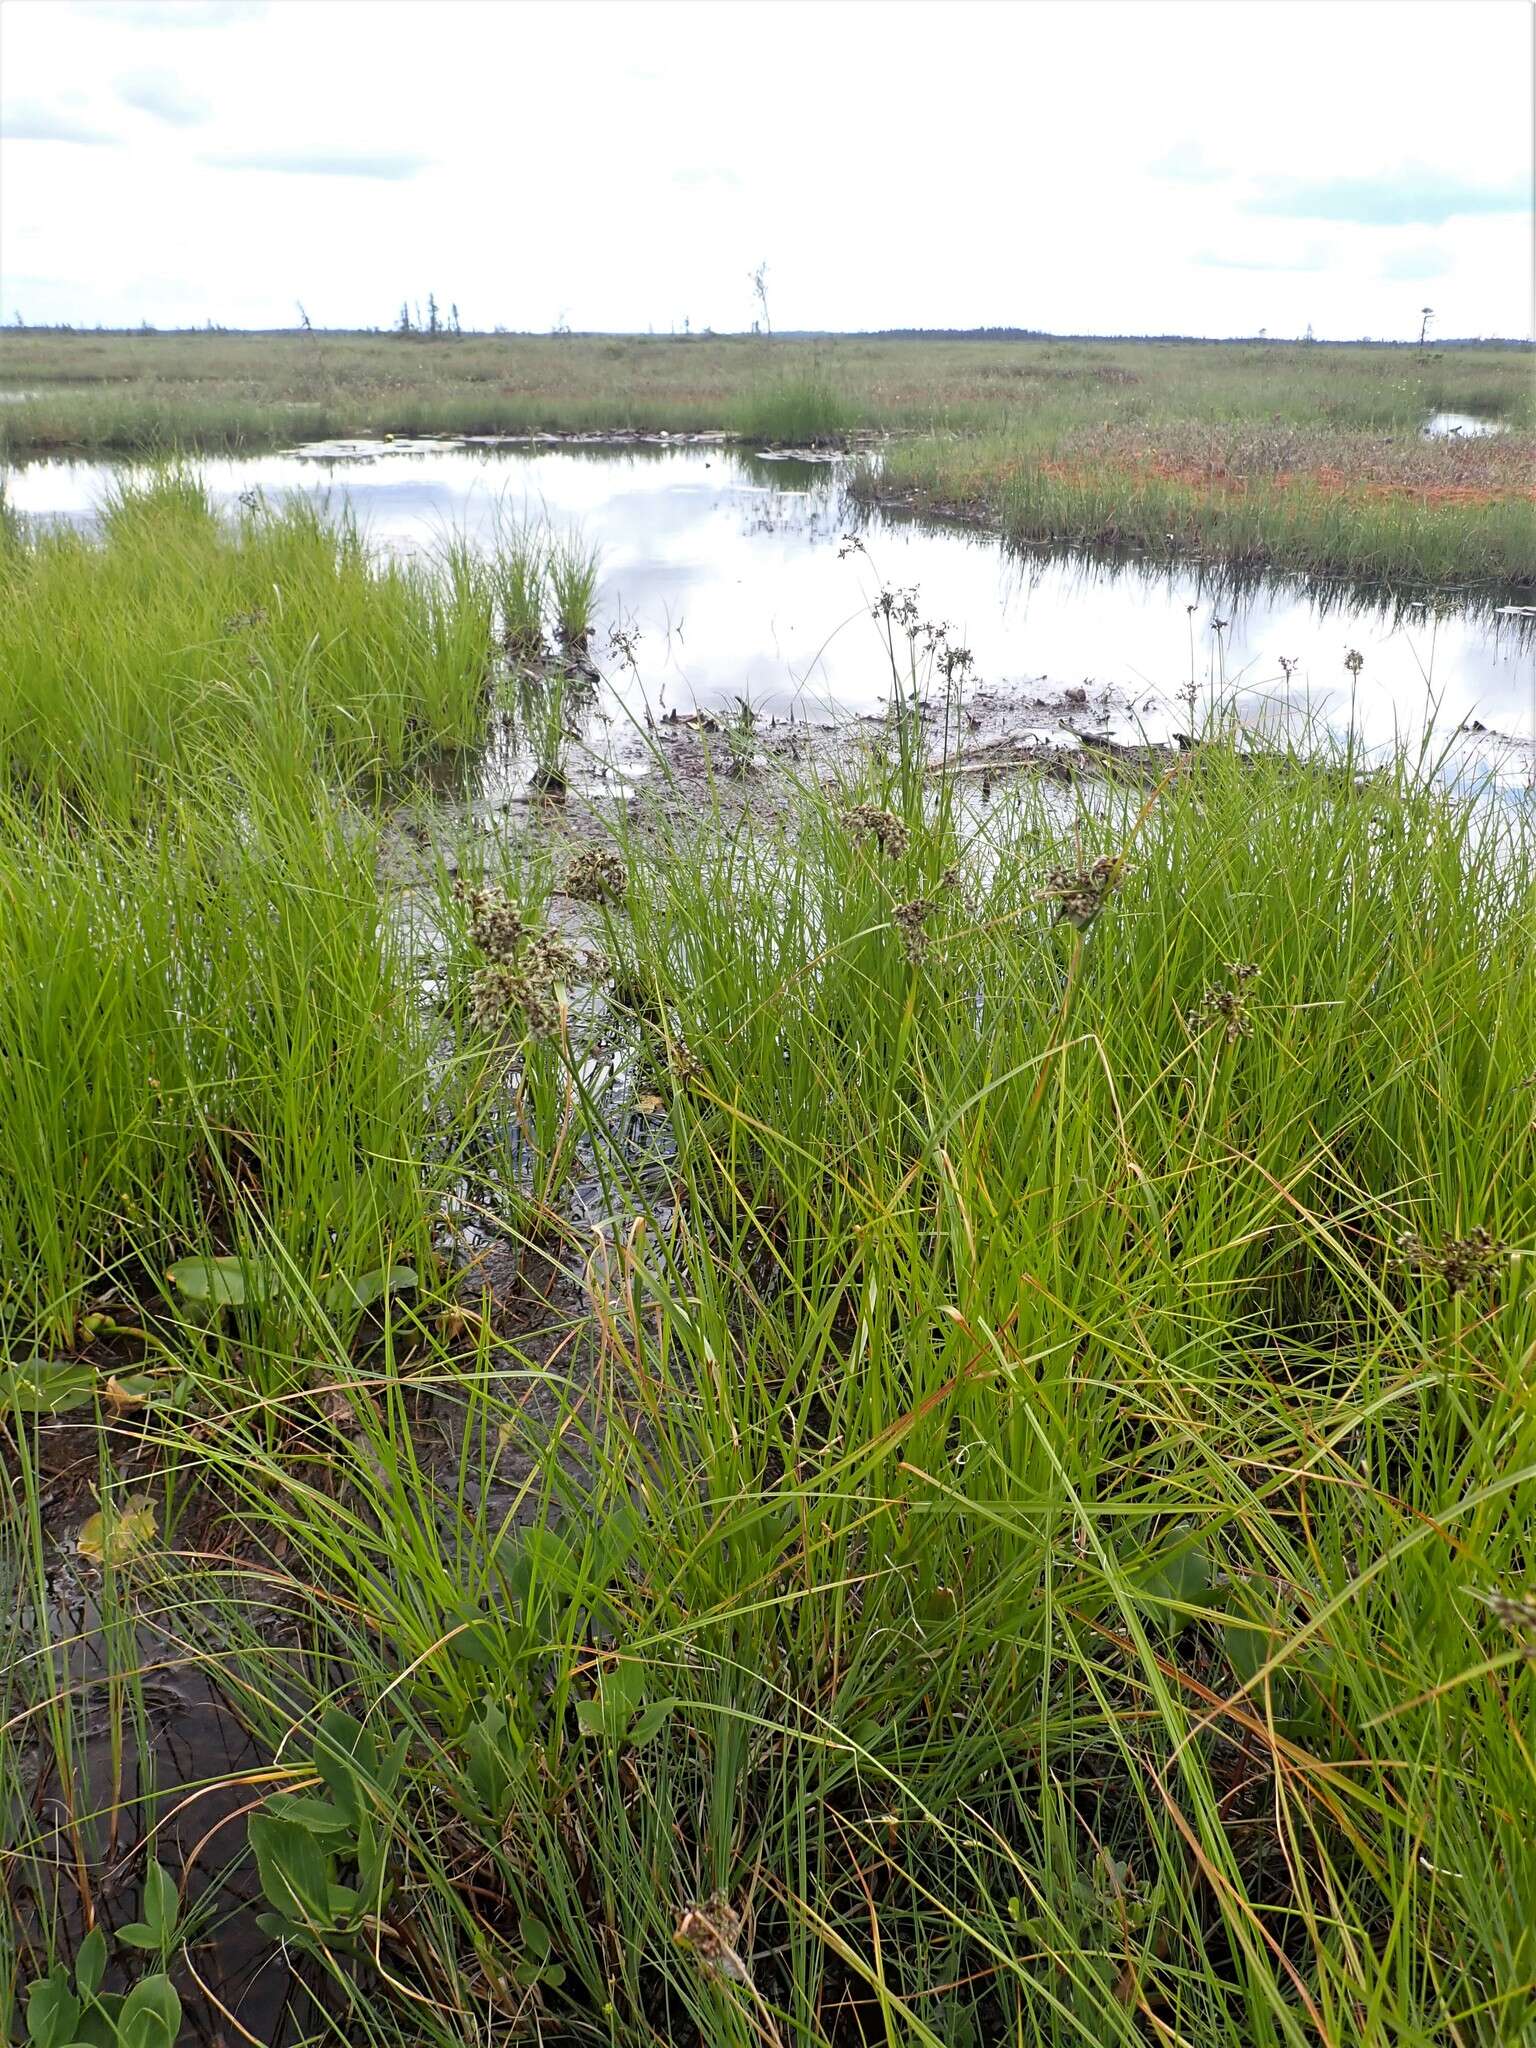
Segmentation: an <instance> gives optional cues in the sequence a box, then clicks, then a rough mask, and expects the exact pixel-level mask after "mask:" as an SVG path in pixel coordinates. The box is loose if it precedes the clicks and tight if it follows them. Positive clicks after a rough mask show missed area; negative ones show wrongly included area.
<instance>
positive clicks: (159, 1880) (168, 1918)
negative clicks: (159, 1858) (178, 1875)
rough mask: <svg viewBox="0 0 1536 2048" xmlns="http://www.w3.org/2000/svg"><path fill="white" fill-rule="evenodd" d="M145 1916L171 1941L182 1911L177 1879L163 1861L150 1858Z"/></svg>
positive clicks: (145, 1887)
mask: <svg viewBox="0 0 1536 2048" xmlns="http://www.w3.org/2000/svg"><path fill="white" fill-rule="evenodd" d="M142 1911H143V1914H144V1918H145V1919H146V1920H147V1921H148V1922H149V1924H150V1926H151V1927H153V1928H154V1929H155V1931H156V1933H157V1934H159V1935H160V1936H161V1937H162V1938H164V1939H165V1940H166V1941H169V1939H170V1937H171V1934H172V1932H173V1931H174V1929H175V1926H176V1921H177V1917H178V1915H179V1913H180V1911H181V1894H180V1893H179V1892H178V1891H177V1889H176V1880H175V1878H174V1877H172V1875H171V1873H170V1872H169V1871H168V1870H167V1869H166V1867H165V1865H164V1864H163V1863H157V1862H156V1861H155V1860H154V1859H153V1858H151V1859H150V1864H149V1867H148V1869H147V1870H146V1871H145V1872H144V1896H143V1902H142Z"/></svg>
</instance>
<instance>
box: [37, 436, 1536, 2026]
mask: <svg viewBox="0 0 1536 2048" xmlns="http://www.w3.org/2000/svg"><path fill="white" fill-rule="evenodd" d="M1413 403H1414V405H1415V406H1417V404H1418V403H1419V399H1418V398H1417V397H1415V398H1414V400H1413ZM503 542H504V545H503V547H502V549H501V551H500V553H499V554H497V555H495V556H493V557H489V558H482V557H475V556H471V555H469V554H468V553H462V554H461V553H455V552H452V551H450V552H448V553H446V554H444V555H443V556H442V557H441V558H440V559H439V560H438V561H437V562H436V563H435V564H434V565H433V566H432V568H430V569H428V568H426V567H421V566H418V567H414V568H409V569H407V568H403V567H401V566H400V565H398V564H397V565H393V566H391V565H388V564H385V563H382V562H380V561H377V560H374V559H372V558H371V557H369V556H368V554H367V553H366V551H365V550H364V549H363V548H362V546H361V544H360V543H359V542H358V540H357V538H356V536H355V535H354V534H352V533H351V532H350V531H349V530H348V529H347V528H346V527H345V525H342V526H333V525H328V524H326V523H323V522H321V521H319V520H317V519H316V518H315V517H314V516H313V515H312V514H309V513H306V512H305V511H304V510H303V509H302V508H295V507H291V506H290V507H286V508H275V507H271V506H267V505H264V504H263V503H261V502H260V501H259V500H255V501H253V502H251V503H249V504H247V505H244V506H243V507H242V508H241V510H240V511H239V513H238V514H237V515H236V516H235V517H233V518H232V519H231V520H229V521H227V522H226V521H222V520H220V519H218V518H216V517H215V516H214V515H213V513H212V512H211V511H210V509H209V506H208V504H207V502H206V499H205V497H204V496H203V494H202V492H201V491H200V489H199V488H198V486H197V485H196V483H195V481H194V480H192V479H191V478H190V477H189V476H188V475H187V474H186V473H184V472H178V471H176V470H175V469H170V470H167V471H165V472H163V473H162V474H161V475H160V476H159V477H157V478H155V479H152V480H150V481H147V482H144V483H136V482H129V483H125V484H124V485H122V486H121V487H120V488H119V490H118V491H117V493H116V494H115V496H114V497H113V499H112V500H111V502H110V504H109V506H108V508H107V511H106V516H105V518H104V519H103V521H102V524H101V528H100V531H99V532H97V533H93V534H90V535H83V534H80V533H76V532H73V531H67V532H66V531H60V532H51V533H25V532H17V531H14V530H11V529H9V528H5V527H0V904H3V906H4V916H3V917H0V1051H3V1053H4V1057H3V1058H0V1351H3V1363H0V1616H3V1621H0V1642H3V1655H0V1673H3V1679H0V1685H3V1693H0V1779H3V1781H4V1784H5V1787H6V1794H7V1796H6V1798H5V1800H4V1802H3V1804H0V2016H3V2017H4V2018H5V2020H6V2022H7V2025H6V2029H5V2031H6V2032H7V2035H8V2037H11V2036H14V2037H15V2038H18V2039H20V2038H23V2036H25V2038H27V2039H28V2040H29V2041H30V2042H32V2043H34V2044H38V2048H63V2044H65V2043H71V2042H76V2041H87V2042H90V2043H92V2044H105V2048H119V2044H126V2043H138V2044H143V2048H172V2044H173V2043H174V2042H175V2041H177V2040H178V2039H195V2038H212V2037H215V2036H219V2035H222V2036H223V2037H224V2038H236V2037H238V2038H242V2039H257V2040H262V2041H265V2042H267V2043H269V2044H279V2043H281V2044H283V2048H292V2044H296V2043H300V2042H306V2043H307V2042H319V2041H322V2040H342V2039H344V2040H348V2041H354V2040H356V2041H366V2042H367V2043H369V2044H370V2048H463V2044H465V2043H467V2042H471V2041H473V2042H488V2041H496V2042H506V2043H513V2042H517V2041H522V2040H530V2041H532V2040H539V2041H544V2042H549V2043H552V2044H556V2043H557V2044H562V2048H567V2044H568V2048H578V2044H597V2043H604V2044H607V2048H656V2044H657V2043H660V2042H677V2043H709V2044H711V2048H713V2044H722V2048H751V2044H771V2048H876V2044H879V2048H889V2044H891V2043H892V2042H896V2041H900V2042H903V2043H908V2042H910V2043H912V2044H915V2048H992V2044H996V2043H1002V2042H1005V2041H1015V2042H1021V2043H1026V2042H1027V2043H1031V2044H1040V2048H1086V2044H1089V2043H1092V2044H1094V2048H1145V2044H1146V2043H1147V2042H1149V2041H1151V2040H1154V2039H1155V2040H1158V2041H1164V2042H1167V2043H1169V2044H1170V2048H1171V2044H1173V2043H1176V2042H1179V2043H1190V2044H1198V2048H1313V2044H1318V2043H1326V2044H1327V2048H1385V2044H1386V2043H1388V2042H1390V2043H1391V2044H1393V2048H1442V2044H1444V2043H1446V2042H1449V2041H1454V2042H1457V2043H1458V2044H1461V2048H1514V2044H1515V2043H1517V2042H1519V2041H1521V2040H1523V2039H1525V2038H1526V2034H1527V2028H1528V2019H1529V2013H1530V2001H1531V1997H1532V1991H1533V1987H1536V1921H1533V1919H1532V1916H1531V1914H1530V1912H1529V1910H1528V1907H1527V1902H1528V1901H1529V1900H1531V1899H1532V1898H1536V1832H1533V1830H1532V1828H1531V1825H1530V1816H1531V1813H1532V1811H1533V1805H1536V1769H1533V1763H1532V1748H1531V1740H1530V1734H1531V1728H1532V1725H1533V1717H1536V1587H1533V1584H1532V1558H1531V1548H1530V1540H1531V1530H1532V1528H1533V1526H1536V1403H1533V1401H1532V1398H1531V1374H1532V1360H1533V1358H1536V1239H1533V1235H1532V1232H1533V1220H1536V1075H1533V1073H1532V1071H1531V1066H1532V1056H1533V1055H1532V1048H1533V1047H1536V954H1533V951H1532V948H1531V945H1530V934H1531V931H1532V929H1533V928H1536V821H1533V819H1532V815H1531V809H1530V806H1529V804H1528V803H1527V804H1524V805H1521V804H1507V805H1506V804H1498V803H1493V804H1487V805H1482V806H1479V805H1478V804H1476V803H1475V802H1473V801H1471V800H1469V799H1467V798H1466V797H1464V796H1458V795H1457V794H1456V793H1455V791H1454V790H1453V789H1451V788H1450V787H1448V786H1447V785H1446V784H1445V783H1444V782H1443V781H1442V780H1440V779H1439V778H1438V777H1437V773H1436V763H1435V761H1434V759H1433V758H1431V757H1429V756H1427V755H1424V754H1416V753H1414V752H1412V751H1411V750H1401V751H1399V752H1398V753H1397V754H1396V755H1395V757H1393V758H1391V759H1388V760H1384V761H1375V762H1373V763H1369V764H1368V763H1367V762H1365V761H1364V760H1362V759H1361V758H1359V757H1358V756H1357V755H1356V754H1355V753H1354V752H1352V751H1351V750H1350V748H1349V747H1348V746H1347V745H1345V744H1342V743H1338V742H1330V741H1329V740H1328V739H1327V737H1326V735H1319V736H1318V737H1317V740H1316V744H1315V745H1314V746H1309V747H1307V748H1306V749H1302V750H1298V751H1294V752H1287V751H1283V750H1279V749H1277V750H1274V751H1269V752H1254V751H1251V750H1248V749H1246V748H1244V747H1243V746H1242V745H1240V744H1239V743H1238V739H1237V736H1236V734H1235V732H1234V730H1233V728H1232V727H1231V726H1230V725H1229V724H1228V722H1227V720H1226V716H1225V713H1224V711H1223V707H1222V706H1220V705H1219V704H1214V705H1211V706H1209V707H1208V709H1207V710H1206V711H1205V712H1203V713H1202V714H1201V715H1200V719H1201V722H1200V723H1199V724H1198V726H1197V729H1196V732H1195V734H1194V735H1193V740H1194V743H1193V744H1191V745H1190V746H1189V747H1187V748H1186V749H1185V750H1184V751H1182V752H1178V753H1176V754H1173V755H1170V756H1168V757H1166V758H1165V759H1164V760H1163V761H1161V762H1159V763H1156V764H1154V765H1153V766H1152V767H1151V768H1150V769H1149V771H1148V772H1147V773H1146V774H1138V775H1137V776H1134V777H1127V778H1124V779H1115V778H1107V779H1104V780H1102V781H1100V782H1098V783H1088V782H1073V783H1071V784H1068V785H1058V784H1055V783H1052V782H1050V781H1048V780H1046V779H1045V778H1043V777H1039V776H1031V775H1022V776H1019V777H1016V778H1012V779H1009V780H1007V781H1006V782H1000V783H999V786H998V788H997V789H996V790H995V791H994V792H993V793H992V795H991V797H990V799H989V800H981V799H979V798H978V796H977V794H976V792H975V788H974V778H967V777H966V776H965V775H964V774H963V773H962V770H963V766H964V762H963V759H961V758H960V757H959V750H961V749H963V747H964V744H965V735H966V731H967V727H966V720H965V715H964V713H965V696H966V691H967V688H968V687H969V683H970V678H969V673H968V660H969V658H968V656H967V655H966V653H965V650H964V649H963V648H961V647H958V646H956V645H954V644H952V643H951V642H950V640H949V638H948V636H947V634H946V632H945V631H944V629H943V628H942V627H937V626H935V625H932V624H930V623H928V621H927V615H926V613H925V611H924V609H923V606H922V604H921V602H920V600H919V597H918V595H917V594H916V593H912V592H907V591H892V590H885V589H873V588H872V589H870V590H869V591H868V592H867V593H866V601H867V605H868V613H869V616H868V618H867V620H866V621H865V624H864V630H867V631H868V632H870V633H871V634H873V635H878V636H879V640H880V644H881V646H882V648H883V650H884V655H885V658H886V660H887V662H888V665H889V673H890V688H891V699H890V713H889V716H888V718H887V719H886V721H885V722H884V724H883V725H882V726H881V727H879V728H878V729H877V730H873V731H871V730H870V729H868V728H866V729H865V730H866V737H865V740H864V742H863V744H862V745H860V746H859V747H858V748H856V749H850V751H849V752H848V753H847V755H846V756H844V757H840V758H839V760H838V761H837V763H836V764H835V766H834V767H833V768H832V770H831V772H829V773H825V774H824V773H822V772H821V770H822V768H823V767H824V765H825V764H820V763H818V764H816V765H815V767H813V768H806V769H803V770H799V771H797V770H794V769H793V767H792V766H791V768H790V769H789V770H788V771H786V774H785V776H784V777H783V778H782V779H781V781H780V782H779V783H778V784H777V785H776V786H775V790H774V795H773V800H772V801H771V802H765V803H763V804H762V805H761V806H755V805H754V804H753V803H752V802H751V801H749V800H746V799H744V798H743V794H742V792H743V789H744V788H745V789H746V790H747V791H750V779H751V775H752V772H753V771H752V766H751V758H750V756H751V748H750V746H748V747H746V749H745V751H744V753H743V754H742V755H741V756H736V755H733V754H732V752H731V749H730V748H729V747H728V745H727V742H726V739H725V738H722V739H721V740H720V753H719V759H718V761H717V762H716V764H715V766H716V767H717V768H718V773H719V781H718V783H714V782H711V780H710V779H709V775H708V774H707V773H706V775H705V776H704V777H703V778H702V779H701V780H696V781H695V782H694V783H692V784H690V785H689V786H688V787H687V788H686V790H685V789H682V788H680V787H679V786H678V785H677V784H676V783H675V781H674V778H673V770H672V767H671V765H670V761H669V756H668V755H667V753H666V752H665V750H664V747H663V743H662V738H661V736H660V735H658V736H657V737H656V740H655V748H656V751H655V755H654V760H653V763H652V773H651V774H650V775H649V776H645V777H641V778H640V779H639V781H638V782H637V783H636V784H635V785H634V787H633V788H632V789H631V791H630V793H629V795H628V797H627V798H626V797H624V796H623V795H622V794H620V793H618V792H614V793H613V794H610V795H607V796H605V797H602V798H594V799H593V800H592V802H591V804H590V805H589V806H587V807H585V808H584V807H583V806H582V805H581V803H580V802H579V801H578V800H577V797H576V795H575V792H574V785H573V786H572V790H571V793H570V794H569V795H567V783H566V778H565V776H564V774H563V772H562V755H561V752H560V749H561V748H562V747H563V746H568V745H569V744H570V742H569V739H568V733H569V730H570V725H571V717H570V715H569V714H570V706H569V704H568V703H567V702H566V701H565V700H561V699H555V700H553V701H551V702H548V703H543V704H541V703H540V702H539V689H540V681H539V678H540V676H541V675H543V676H545V677H547V678H548V679H549V683H550V687H551V688H553V687H554V678H555V677H556V676H557V675H559V674H566V675H567V683H566V685H564V687H568V688H569V689H571V690H573V691H574V690H576V689H578V688H582V689H585V688H589V687H592V681H591V677H592V676H594V675H595V674H596V662H597V659H598V655H597V652H596V651H595V642H594V636H593V634H592V632H591V625H592V621H591V617H590V589H591V586H592V584H593V583H594V582H595V580H596V564H595V561H594V558H593V557H592V556H591V554H590V552H588V551H585V550H583V549H582V548H581V547H580V545H579V544H578V543H577V542H575V541H573V540H570V539H568V538H564V539H563V538H562V537H561V536H559V535H555V534H549V533H545V532H538V533H533V534H529V535H519V534H516V533H513V532H511V531H510V530H509V532H508V533H507V534H505V535H504V536H503ZM845 545H846V546H848V547H850V548H851V549H852V550H853V551H854V552H857V550H858V544H857V542H856V541H854V542H849V543H845ZM849 567H850V575H852V574H854V572H855V571H860V570H869V573H870V574H871V575H872V574H873V570H872V569H869V565H868V563H867V561H853V562H851V563H850V565H849ZM934 595H939V594H934ZM562 649H563V650H564V651H565V654H566V656H567V657H568V661H567V669H565V670H562V669H561V668H560V651H561V650H562ZM573 651H574V652H579V653H580V654H581V657H582V659H583V661H584V662H585V663H586V664H587V669H588V670H590V672H591V673H590V674H587V673H585V672H584V673H583V675H582V677H581V678H580V679H579V680H571V679H570V671H569V657H571V656H572V654H573ZM620 655H622V649H620ZM604 658H606V657H604ZM1195 710H1196V707H1195V706H1194V704H1193V703H1192V704H1191V713H1192V717H1193V716H1194V715H1195ZM678 737H679V741H680V742H681V741H684V740H686V742H687V743H688V744H689V745H691V746H694V747H695V748H702V749H704V750H705V752H704V759H705V765H706V769H707V768H708V767H709V760H710V757H709V755H708V751H707V750H708V747H709V745H710V744H711V742H710V741H709V740H708V739H707V738H703V737H698V736H695V735H694V734H692V733H690V732H689V731H688V730H687V728H686V726H684V727H682V728H680V729H679V734H678ZM498 738H499V739H500V740H502V741H504V742H508V743H512V742H515V743H517V744H520V745H523V746H524V747H525V748H527V749H529V750H531V752H532V754H533V756H534V758H535V759H537V760H538V761H539V763H540V771H541V774H542V775H543V777H544V780H543V788H544V789H545V791H546V792H547V793H548V794H549V796H550V798H551V799H553V798H554V797H555V796H556V795H558V796H559V798H561V799H562V800H559V801H556V800H548V801H543V802H535V803H531V804H530V805H529V806H528V808H527V810H526V812H523V811H520V812H518V813H517V814H516V815H510V814H509V812H508V810H507V808H506V807H504V806H501V805H493V806H476V805H474V804H460V805H456V804H451V803H446V804H445V803H442V802H437V801H434V800H433V799H432V797H431V794H430V782H429V781H428V780H415V779H413V778H417V777H421V778H429V777H430V773H431V770H432V767H433V764H434V762H435V761H437V760H440V759H441V758H443V757H445V756H451V757H456V758H457V757H463V756H465V755H466V754H467V755H469V756H471V757H472V756H473V754H474V751H475V750H476V749H477V748H479V747H484V746H488V745H490V744H491V743H492V742H493V740H497V739H498ZM557 780H558V790H557V788H556V782H557ZM387 842H388V843H389V844H391V845H393V847H394V855H393V857H391V858H386V843H387ZM402 845H403V846H404V847H405V848H406V849H407V850H408V852H409V856H410V864H409V867H408V869H405V870H402V868H401V865H400V860H399V854H400V848H401V846H402ZM200 1703H202V1704H200ZM200 1715H201V1716H202V1717H203V1718H201V1719H199V1718H198V1717H199V1716H200ZM210 1725H211V1728H212V1731H213V1732H212V1735H210V1733H209V1729H210ZM199 1731H201V1732H199ZM215 1736H216V1737H217V1739H216V1740H215V1739H214V1737H215ZM236 1736H238V1738H239V1740H238V1742H237V1741H236V1740H235V1737H236ZM226 1878H227V1879H228V1882H227V1883H226V1881H225V1880H226ZM258 1916H259V1917H258ZM183 2029H185V2031H184V2030H183Z"/></svg>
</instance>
